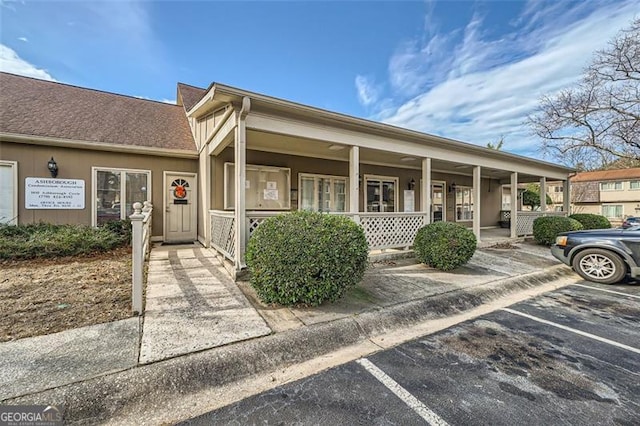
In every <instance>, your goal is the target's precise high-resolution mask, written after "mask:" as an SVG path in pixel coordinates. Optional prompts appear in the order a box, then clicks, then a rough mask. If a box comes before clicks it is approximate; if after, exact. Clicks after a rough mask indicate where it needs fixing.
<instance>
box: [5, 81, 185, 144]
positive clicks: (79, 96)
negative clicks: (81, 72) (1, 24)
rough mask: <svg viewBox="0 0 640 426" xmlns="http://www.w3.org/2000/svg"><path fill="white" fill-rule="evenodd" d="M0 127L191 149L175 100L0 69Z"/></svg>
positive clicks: (37, 132)
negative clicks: (70, 83) (147, 96)
mask: <svg viewBox="0 0 640 426" xmlns="http://www.w3.org/2000/svg"><path fill="white" fill-rule="evenodd" d="M0 131H1V132H7V133H17V134H21V135H34V136H43V137H53V138H62V139H72V140H79V141H87V142H103V143H110V144H117V145H134V146H143V147H151V148H164V149H181V150H192V151H195V150H196V147H195V142H194V140H193V136H192V135H191V130H190V128H189V123H188V121H187V118H186V115H185V113H184V109H183V108H182V107H181V106H178V105H170V104H165V103H162V102H155V101H149V100H144V99H138V98H134V97H130V96H124V95H118V94H114V93H107V92H101V91H99V90H93V89H86V88H82V87H76V86H71V85H68V84H62V83H54V82H50V81H44V80H37V79H33V78H28V77H22V76H18V75H14V74H8V73H3V72H2V73H0Z"/></svg>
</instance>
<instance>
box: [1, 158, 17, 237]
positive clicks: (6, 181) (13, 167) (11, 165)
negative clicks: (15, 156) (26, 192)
mask: <svg viewBox="0 0 640 426" xmlns="http://www.w3.org/2000/svg"><path fill="white" fill-rule="evenodd" d="M0 200H2V201H0V223H6V224H9V225H15V224H17V223H18V163H17V162H16V161H2V160H0Z"/></svg>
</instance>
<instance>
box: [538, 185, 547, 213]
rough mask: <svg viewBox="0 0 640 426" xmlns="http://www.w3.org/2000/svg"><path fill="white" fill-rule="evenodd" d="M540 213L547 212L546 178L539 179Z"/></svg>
mask: <svg viewBox="0 0 640 426" xmlns="http://www.w3.org/2000/svg"><path fill="white" fill-rule="evenodd" d="M540 211H541V212H543V213H544V212H546V211H547V178H545V177H541V178H540Z"/></svg>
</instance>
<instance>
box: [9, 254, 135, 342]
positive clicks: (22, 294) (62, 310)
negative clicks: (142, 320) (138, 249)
mask: <svg viewBox="0 0 640 426" xmlns="http://www.w3.org/2000/svg"><path fill="white" fill-rule="evenodd" d="M129 316H131V249H130V248H120V249H116V250H113V251H111V252H108V253H100V254H95V255H92V256H88V257H67V258H58V259H35V260H26V261H0V342H6V341H9V340H15V339H21V338H23V337H30V336H38V335H42V334H50V333H55V332H58V331H63V330H68V329H71V328H77V327H83V326H86V325H92V324H98V323H103V322H109V321H115V320H119V319H123V318H127V317H129Z"/></svg>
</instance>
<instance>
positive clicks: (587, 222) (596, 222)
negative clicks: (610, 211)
mask: <svg viewBox="0 0 640 426" xmlns="http://www.w3.org/2000/svg"><path fill="white" fill-rule="evenodd" d="M569 217H570V218H571V219H575V220H577V221H578V222H580V223H581V224H582V226H583V228H584V229H609V228H611V222H609V219H607V218H606V217H604V216H602V215H599V214H591V213H576V214H572V215H570V216H569Z"/></svg>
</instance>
